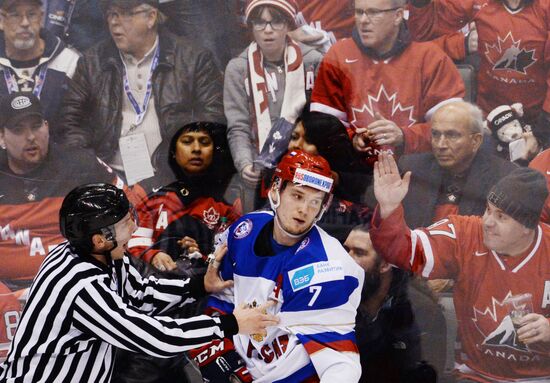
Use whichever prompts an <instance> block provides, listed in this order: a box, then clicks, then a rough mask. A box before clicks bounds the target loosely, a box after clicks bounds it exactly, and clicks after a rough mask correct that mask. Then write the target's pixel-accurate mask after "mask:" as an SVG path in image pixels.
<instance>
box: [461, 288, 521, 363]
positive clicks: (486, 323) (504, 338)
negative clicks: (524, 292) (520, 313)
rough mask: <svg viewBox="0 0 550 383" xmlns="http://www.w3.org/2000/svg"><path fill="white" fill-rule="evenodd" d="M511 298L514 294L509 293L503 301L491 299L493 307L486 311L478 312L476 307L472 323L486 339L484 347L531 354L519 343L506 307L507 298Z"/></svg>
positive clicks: (483, 343)
mask: <svg viewBox="0 0 550 383" xmlns="http://www.w3.org/2000/svg"><path fill="white" fill-rule="evenodd" d="M511 296H512V292H510V291H509V292H508V294H506V296H505V297H504V299H503V300H502V301H499V300H498V299H495V298H494V297H491V307H486V308H485V309H484V310H478V309H477V308H475V307H474V317H473V318H472V321H473V322H474V323H475V326H476V327H477V329H478V331H479V332H480V333H481V335H483V337H484V338H485V339H484V340H483V342H482V345H484V346H492V347H507V348H511V349H514V350H516V351H523V352H529V351H530V350H529V349H528V348H527V346H525V345H524V344H523V343H521V342H519V341H518V339H517V334H516V330H515V329H514V325H513V324H512V319H511V318H510V315H508V312H507V310H506V307H505V305H504V301H505V300H506V298H509V297H511Z"/></svg>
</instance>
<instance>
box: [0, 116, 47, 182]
mask: <svg viewBox="0 0 550 383" xmlns="http://www.w3.org/2000/svg"><path fill="white" fill-rule="evenodd" d="M49 138H50V132H49V128H48V123H47V122H46V121H44V120H42V118H40V117H39V116H29V117H25V118H23V119H22V120H21V121H19V122H18V123H17V124H16V125H15V126H12V127H10V128H9V129H7V128H4V129H2V130H0V143H2V145H3V146H5V147H6V151H7V153H8V164H9V167H10V169H11V170H12V171H13V172H14V173H16V174H25V173H28V172H29V171H31V170H33V169H35V168H36V167H37V166H38V165H40V164H41V163H42V162H43V161H44V158H46V155H47V154H48V140H49Z"/></svg>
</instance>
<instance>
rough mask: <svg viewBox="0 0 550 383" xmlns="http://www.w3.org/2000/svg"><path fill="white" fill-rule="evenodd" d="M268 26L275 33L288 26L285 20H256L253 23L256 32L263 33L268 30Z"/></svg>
mask: <svg viewBox="0 0 550 383" xmlns="http://www.w3.org/2000/svg"><path fill="white" fill-rule="evenodd" d="M268 24H269V25H270V26H271V29H273V30H274V31H281V30H283V29H284V27H285V26H286V21H284V20H271V21H266V20H254V21H252V28H254V30H256V31H263V30H264V29H266V28H267V25H268Z"/></svg>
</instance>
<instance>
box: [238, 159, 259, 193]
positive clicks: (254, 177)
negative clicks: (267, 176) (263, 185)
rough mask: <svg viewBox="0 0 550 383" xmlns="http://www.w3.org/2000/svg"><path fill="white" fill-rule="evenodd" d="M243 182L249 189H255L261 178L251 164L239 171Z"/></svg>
mask: <svg viewBox="0 0 550 383" xmlns="http://www.w3.org/2000/svg"><path fill="white" fill-rule="evenodd" d="M241 178H242V180H243V182H244V183H245V184H246V185H247V186H249V187H252V188H254V187H256V185H258V183H259V182H260V180H261V178H262V173H261V172H260V171H258V170H255V169H254V166H253V165H252V164H250V165H246V166H245V167H244V168H243V170H242V171H241Z"/></svg>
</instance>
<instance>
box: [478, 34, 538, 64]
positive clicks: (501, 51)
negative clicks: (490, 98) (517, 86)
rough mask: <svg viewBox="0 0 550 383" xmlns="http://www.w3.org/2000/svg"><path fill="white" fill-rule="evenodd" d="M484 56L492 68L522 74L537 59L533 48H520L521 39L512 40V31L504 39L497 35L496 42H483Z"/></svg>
mask: <svg viewBox="0 0 550 383" xmlns="http://www.w3.org/2000/svg"><path fill="white" fill-rule="evenodd" d="M485 56H486V57H487V60H489V62H490V63H491V64H493V70H513V71H516V72H519V73H522V74H527V71H526V69H527V68H529V67H530V66H531V65H533V64H534V63H535V62H536V61H537V59H536V58H535V50H534V49H532V50H530V51H527V50H525V48H521V40H517V41H516V40H514V36H512V32H508V34H507V35H506V37H505V38H504V39H501V38H500V36H498V40H497V42H496V44H493V45H491V44H487V43H485Z"/></svg>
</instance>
